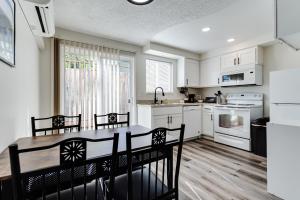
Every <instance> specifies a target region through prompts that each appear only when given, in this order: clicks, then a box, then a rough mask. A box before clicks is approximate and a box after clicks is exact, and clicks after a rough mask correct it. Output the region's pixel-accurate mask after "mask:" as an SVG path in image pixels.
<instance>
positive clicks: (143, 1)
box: [127, 0, 153, 5]
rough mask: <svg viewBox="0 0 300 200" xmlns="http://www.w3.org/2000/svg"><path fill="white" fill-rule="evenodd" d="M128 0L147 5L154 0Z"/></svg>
mask: <svg viewBox="0 0 300 200" xmlns="http://www.w3.org/2000/svg"><path fill="white" fill-rule="evenodd" d="M127 1H128V2H130V3H132V4H135V5H146V4H149V3H151V2H152V1H153V0H127Z"/></svg>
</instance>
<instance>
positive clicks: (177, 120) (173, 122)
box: [168, 114, 182, 137]
mask: <svg viewBox="0 0 300 200" xmlns="http://www.w3.org/2000/svg"><path fill="white" fill-rule="evenodd" d="M169 117H170V121H169V128H170V129H174V128H180V127H181V124H182V115H181V114H173V115H170V116H169ZM168 134H170V135H173V136H175V137H179V134H180V131H173V132H169V133H168Z"/></svg>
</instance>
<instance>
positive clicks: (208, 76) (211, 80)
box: [200, 57, 220, 87]
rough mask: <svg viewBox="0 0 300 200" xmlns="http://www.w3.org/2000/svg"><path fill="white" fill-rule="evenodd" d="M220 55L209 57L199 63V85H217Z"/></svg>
mask: <svg viewBox="0 0 300 200" xmlns="http://www.w3.org/2000/svg"><path fill="white" fill-rule="evenodd" d="M219 77H220V57H215V58H210V59H207V60H204V61H202V62H201V63H200V87H215V86H218V85H219Z"/></svg>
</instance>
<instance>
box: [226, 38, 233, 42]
mask: <svg viewBox="0 0 300 200" xmlns="http://www.w3.org/2000/svg"><path fill="white" fill-rule="evenodd" d="M234 41H235V39H234V38H229V39H228V40H227V42H229V43H230V42H234Z"/></svg>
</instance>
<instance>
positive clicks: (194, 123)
mask: <svg viewBox="0 0 300 200" xmlns="http://www.w3.org/2000/svg"><path fill="white" fill-rule="evenodd" d="M183 123H184V124H185V127H186V129H185V133H184V139H192V138H196V137H199V136H200V134H201V127H202V107H201V106H185V107H183Z"/></svg>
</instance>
